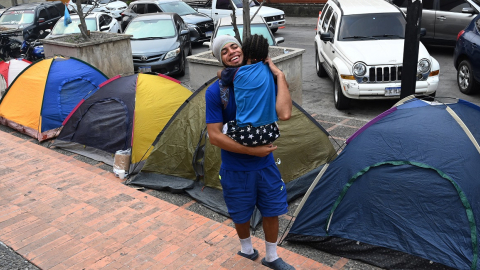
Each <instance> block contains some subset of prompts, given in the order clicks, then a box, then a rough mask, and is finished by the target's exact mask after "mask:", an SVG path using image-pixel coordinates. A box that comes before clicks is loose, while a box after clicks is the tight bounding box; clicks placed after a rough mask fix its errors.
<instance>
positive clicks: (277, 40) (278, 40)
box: [275, 37, 285, 44]
mask: <svg viewBox="0 0 480 270" xmlns="http://www.w3.org/2000/svg"><path fill="white" fill-rule="evenodd" d="M275 42H276V43H277V44H280V43H283V42H285V38H284V37H277V38H275Z"/></svg>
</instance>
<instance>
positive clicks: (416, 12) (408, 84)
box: [400, 0, 422, 98]
mask: <svg viewBox="0 0 480 270" xmlns="http://www.w3.org/2000/svg"><path fill="white" fill-rule="evenodd" d="M421 22H422V0H409V1H408V6H407V26H406V29H405V42H404V49H403V68H402V90H401V93H400V98H404V97H407V96H409V95H413V94H415V85H416V82H417V62H418V46H419V43H420V25H421Z"/></svg>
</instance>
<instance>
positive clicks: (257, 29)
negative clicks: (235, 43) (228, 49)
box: [216, 24, 275, 46]
mask: <svg viewBox="0 0 480 270" xmlns="http://www.w3.org/2000/svg"><path fill="white" fill-rule="evenodd" d="M238 32H239V34H240V37H241V38H243V25H238ZM250 32H251V34H252V35H255V34H257V35H262V36H263V37H264V38H266V39H267V41H268V45H270V46H273V45H275V42H274V39H273V38H272V36H271V34H270V32H269V31H268V28H267V26H266V25H264V24H263V25H262V24H252V25H250ZM222 35H230V36H232V37H233V36H235V32H234V31H233V26H231V25H225V26H220V27H219V28H218V31H217V34H216V36H217V37H218V36H222Z"/></svg>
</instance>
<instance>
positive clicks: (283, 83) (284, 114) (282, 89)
mask: <svg viewBox="0 0 480 270" xmlns="http://www.w3.org/2000/svg"><path fill="white" fill-rule="evenodd" d="M266 62H267V63H268V66H269V67H270V70H271V71H272V73H273V76H275V78H276V79H277V91H278V92H277V103H276V106H275V109H276V110H277V115H278V119H280V120H282V121H286V120H288V119H290V117H291V116H292V98H291V97H290V91H289V90H288V83H287V80H286V79H285V74H283V71H281V70H280V69H279V68H278V67H277V66H275V64H274V63H273V62H272V59H270V57H268V58H267V60H266Z"/></svg>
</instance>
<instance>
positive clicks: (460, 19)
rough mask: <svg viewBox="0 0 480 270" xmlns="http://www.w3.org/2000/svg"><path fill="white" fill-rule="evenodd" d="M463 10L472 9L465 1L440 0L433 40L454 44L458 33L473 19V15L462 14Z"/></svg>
mask: <svg viewBox="0 0 480 270" xmlns="http://www.w3.org/2000/svg"><path fill="white" fill-rule="evenodd" d="M463 8H473V9H474V7H473V6H472V5H470V3H468V2H467V1H466V0H440V4H439V7H438V10H437V13H436V20H435V40H438V41H446V42H449V43H453V44H454V43H455V41H456V40H457V34H458V32H460V31H461V30H462V29H464V28H465V27H466V26H467V25H468V24H469V23H470V22H471V21H472V19H473V18H474V17H475V15H474V14H468V13H462V9H463ZM476 12H477V13H478V11H476Z"/></svg>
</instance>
